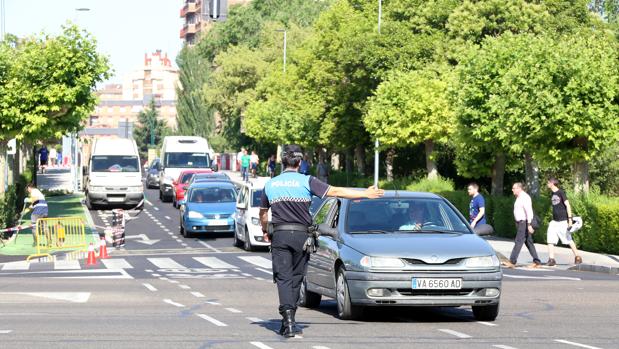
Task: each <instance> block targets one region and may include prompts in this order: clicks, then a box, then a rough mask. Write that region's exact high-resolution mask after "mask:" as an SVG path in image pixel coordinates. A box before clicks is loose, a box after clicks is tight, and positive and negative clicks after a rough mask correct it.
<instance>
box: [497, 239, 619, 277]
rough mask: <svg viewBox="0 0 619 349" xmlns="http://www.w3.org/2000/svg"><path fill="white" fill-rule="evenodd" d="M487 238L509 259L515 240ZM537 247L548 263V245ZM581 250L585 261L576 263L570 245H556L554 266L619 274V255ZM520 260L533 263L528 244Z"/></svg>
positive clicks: (522, 262)
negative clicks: (555, 263)
mask: <svg viewBox="0 0 619 349" xmlns="http://www.w3.org/2000/svg"><path fill="white" fill-rule="evenodd" d="M485 240H486V241H488V242H489V243H490V245H492V248H494V250H495V251H496V252H497V254H498V255H499V258H500V259H501V260H504V259H509V255H510V254H511V252H512V248H513V247H514V240H509V239H505V238H500V237H494V236H492V237H487V238H485ZM535 249H536V250H537V254H538V255H539V258H540V259H541V260H542V263H546V262H547V261H548V245H543V244H535ZM579 252H580V256H581V257H582V260H583V263H582V264H580V265H575V264H574V254H573V253H572V250H571V249H570V248H569V247H558V246H557V247H555V259H556V260H557V266H556V267H553V268H557V269H561V270H580V271H592V272H601V273H613V274H619V256H612V255H605V254H601V253H593V252H586V251H579ZM518 262H519V264H529V263H533V258H532V257H531V255H530V254H529V250H527V248H526V246H523V247H522V250H521V251H520V256H519V257H518Z"/></svg>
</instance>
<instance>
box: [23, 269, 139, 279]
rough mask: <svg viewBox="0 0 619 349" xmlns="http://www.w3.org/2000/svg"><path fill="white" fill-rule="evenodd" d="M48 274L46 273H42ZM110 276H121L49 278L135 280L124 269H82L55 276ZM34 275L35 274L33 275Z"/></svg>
mask: <svg viewBox="0 0 619 349" xmlns="http://www.w3.org/2000/svg"><path fill="white" fill-rule="evenodd" d="M41 273H46V272H41ZM70 273H80V274H110V273H118V274H120V275H92V276H84V275H82V276H49V278H52V279H133V276H131V275H129V273H127V272H126V271H125V270H124V269H82V270H57V271H55V272H54V274H61V275H62V274H70ZM33 274H34V273H33Z"/></svg>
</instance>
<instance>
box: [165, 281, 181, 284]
mask: <svg viewBox="0 0 619 349" xmlns="http://www.w3.org/2000/svg"><path fill="white" fill-rule="evenodd" d="M168 282H169V283H171V284H178V283H179V282H180V281H176V280H168Z"/></svg>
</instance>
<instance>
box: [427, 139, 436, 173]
mask: <svg viewBox="0 0 619 349" xmlns="http://www.w3.org/2000/svg"><path fill="white" fill-rule="evenodd" d="M425 145H426V170H427V171H428V178H429V179H437V178H438V169H437V168H436V161H434V141H432V140H431V139H427V140H426V142H425Z"/></svg>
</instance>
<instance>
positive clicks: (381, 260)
mask: <svg viewBox="0 0 619 349" xmlns="http://www.w3.org/2000/svg"><path fill="white" fill-rule="evenodd" d="M360 264H361V265H362V266H364V267H366V268H404V266H405V264H404V261H402V260H401V259H400V258H391V257H368V256H365V257H363V258H361V261H360Z"/></svg>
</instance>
